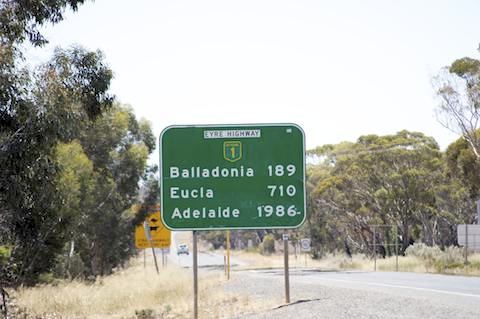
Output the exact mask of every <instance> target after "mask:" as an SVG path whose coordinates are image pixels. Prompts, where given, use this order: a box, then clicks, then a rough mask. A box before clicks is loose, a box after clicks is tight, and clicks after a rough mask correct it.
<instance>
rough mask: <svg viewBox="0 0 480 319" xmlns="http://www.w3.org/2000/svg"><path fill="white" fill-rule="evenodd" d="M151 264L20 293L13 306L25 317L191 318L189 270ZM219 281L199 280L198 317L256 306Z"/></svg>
mask: <svg viewBox="0 0 480 319" xmlns="http://www.w3.org/2000/svg"><path fill="white" fill-rule="evenodd" d="M151 265H152V264H151V263H150V269H148V268H147V269H144V268H143V260H142V259H139V260H136V261H135V264H134V265H133V266H132V267H130V268H128V269H126V270H123V271H120V272H118V273H116V274H114V275H112V276H108V277H105V278H102V279H100V280H97V282H95V283H92V284H89V283H85V282H80V281H73V282H63V283H60V284H58V285H55V286H52V285H44V286H39V287H35V288H24V289H20V290H19V291H18V292H17V299H18V300H17V301H18V305H19V306H20V307H21V308H24V309H25V310H26V313H28V314H29V316H30V317H31V318H35V316H41V317H42V318H44V317H45V318H89V319H90V318H92V319H93V318H126V319H127V318H128V319H130V318H191V317H192V307H193V305H192V304H193V295H192V294H193V283H192V271H191V269H183V268H178V267H174V266H172V265H169V267H168V268H166V269H161V270H160V272H161V273H160V275H157V274H156V272H155V271H154V270H153V269H152V268H153V267H151ZM224 282H225V279H224V277H223V274H222V273H219V272H216V273H207V272H204V273H203V274H202V275H201V276H200V282H199V289H200V291H199V317H200V318H209V319H210V318H230V317H232V316H234V315H238V314H242V313H245V312H248V311H251V309H255V308H256V307H259V306H261V305H257V304H254V301H253V300H250V299H249V298H248V296H235V295H233V294H227V293H225V292H224V290H223V288H222V284H223V283H224ZM136 312H137V315H136Z"/></svg>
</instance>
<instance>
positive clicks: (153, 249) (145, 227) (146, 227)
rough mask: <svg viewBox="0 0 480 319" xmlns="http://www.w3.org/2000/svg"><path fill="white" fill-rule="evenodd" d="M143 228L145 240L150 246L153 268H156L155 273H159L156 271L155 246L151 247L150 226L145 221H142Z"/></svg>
mask: <svg viewBox="0 0 480 319" xmlns="http://www.w3.org/2000/svg"><path fill="white" fill-rule="evenodd" d="M143 229H144V230H145V237H147V241H148V242H149V243H150V247H152V254H153V260H154V261H155V269H156V270H157V275H158V274H160V273H159V271H158V264H157V255H156V254H155V247H153V241H152V235H151V234H150V227H149V226H148V223H147V222H146V221H144V222H143Z"/></svg>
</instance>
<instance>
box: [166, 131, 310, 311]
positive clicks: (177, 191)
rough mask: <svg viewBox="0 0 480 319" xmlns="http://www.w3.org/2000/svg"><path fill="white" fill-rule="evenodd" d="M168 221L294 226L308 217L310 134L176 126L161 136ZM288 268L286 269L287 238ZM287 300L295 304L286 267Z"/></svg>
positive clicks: (184, 225) (192, 225) (200, 225)
mask: <svg viewBox="0 0 480 319" xmlns="http://www.w3.org/2000/svg"><path fill="white" fill-rule="evenodd" d="M159 145H160V189H161V212H162V220H163V223H164V224H165V225H166V227H168V228H169V229H171V230H191V231H193V233H194V243H193V247H194V250H193V258H194V296H195V297H194V299H195V300H194V318H197V288H198V285H197V270H196V266H195V265H196V258H197V251H196V243H195V241H196V237H197V236H196V231H197V230H219V229H224V230H231V229H288V228H296V227H299V226H300V225H301V224H302V223H303V222H304V220H305V217H306V214H305V211H306V205H305V139H304V133H303V130H302V129H301V128H300V127H299V126H297V125H295V124H245V125H190V126H170V127H167V128H166V129H164V130H163V132H162V133H161V135H160V141H159ZM284 242H285V247H286V249H285V253H286V255H287V257H286V258H285V267H286V269H287V270H288V237H286V238H285V237H284ZM285 280H286V281H285V282H286V300H287V302H289V301H290V296H289V289H288V271H287V272H286V279H285Z"/></svg>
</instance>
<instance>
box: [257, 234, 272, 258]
mask: <svg viewBox="0 0 480 319" xmlns="http://www.w3.org/2000/svg"><path fill="white" fill-rule="evenodd" d="M259 248H260V254H262V255H270V254H273V253H274V252H275V237H273V235H272V234H267V235H265V237H263V242H262V243H261V244H260V246H259Z"/></svg>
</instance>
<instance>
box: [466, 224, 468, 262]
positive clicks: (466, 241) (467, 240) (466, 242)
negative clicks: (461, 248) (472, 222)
mask: <svg viewBox="0 0 480 319" xmlns="http://www.w3.org/2000/svg"><path fill="white" fill-rule="evenodd" d="M467 264H468V224H465V265H467Z"/></svg>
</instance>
